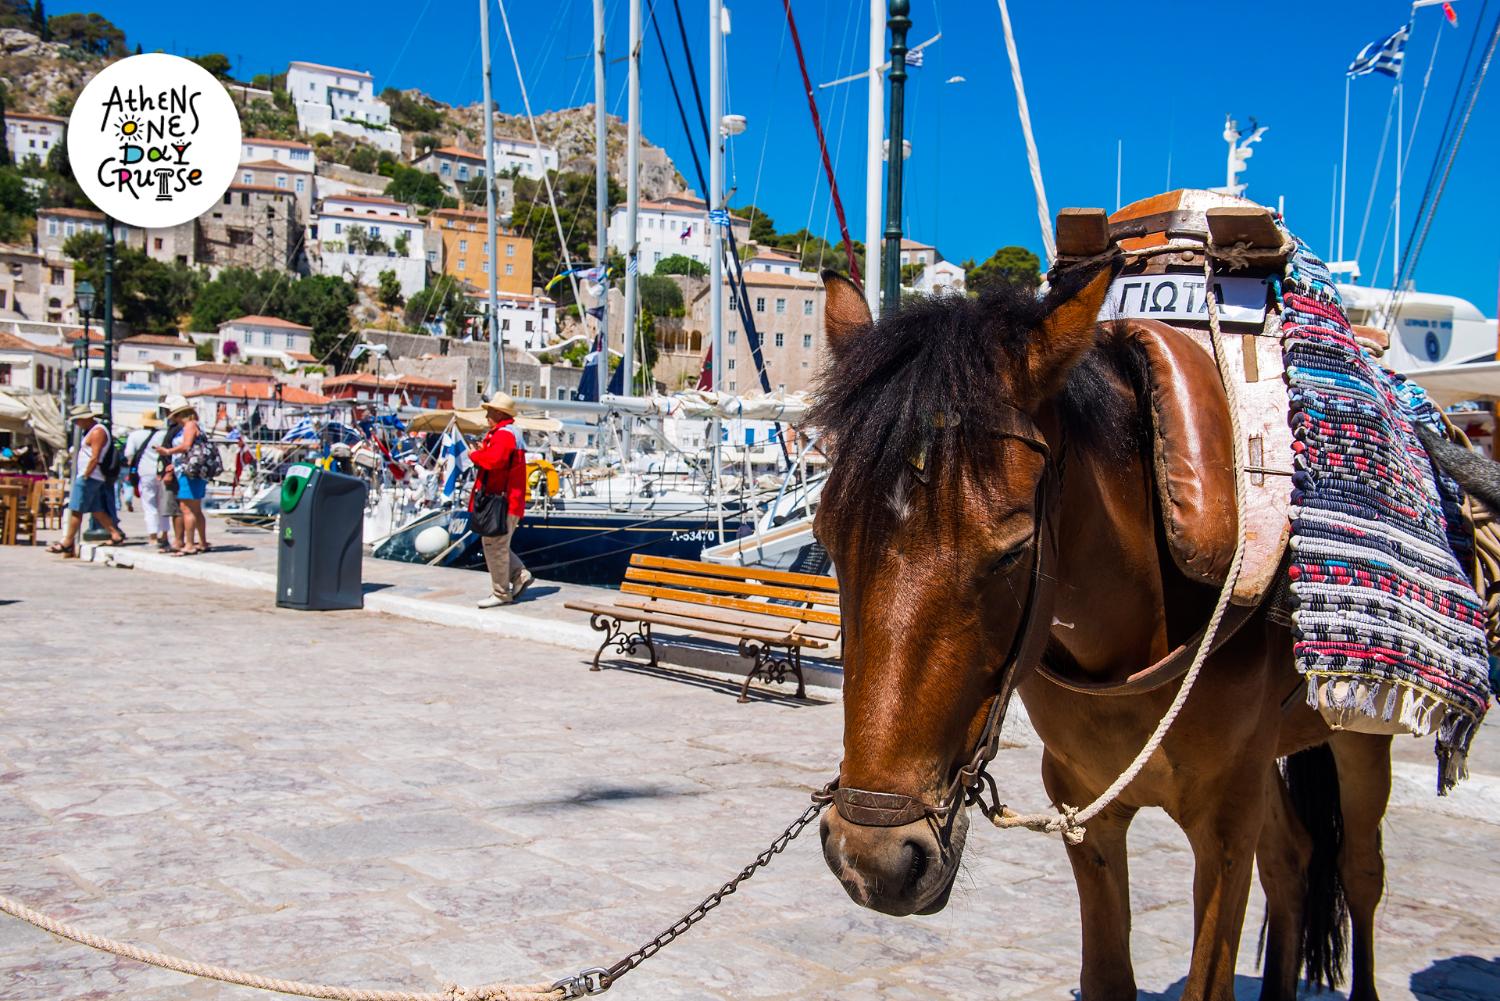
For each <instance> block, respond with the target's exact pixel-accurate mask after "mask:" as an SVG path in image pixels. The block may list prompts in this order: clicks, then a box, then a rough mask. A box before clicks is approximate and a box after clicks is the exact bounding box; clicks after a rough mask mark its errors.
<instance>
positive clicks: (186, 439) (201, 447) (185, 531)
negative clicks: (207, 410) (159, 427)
mask: <svg viewBox="0 0 1500 1001" xmlns="http://www.w3.org/2000/svg"><path fill="white" fill-rule="evenodd" d="M167 421H168V422H170V423H172V424H175V425H177V427H178V428H179V429H180V431H181V434H180V436H178V437H177V438H176V440H175V444H172V445H170V446H163V445H158V446H156V451H157V453H158V454H159V455H164V456H167V457H168V458H171V459H172V465H173V466H174V468H175V472H176V481H177V502H178V504H179V505H181V508H182V535H183V542H184V547H183V548H182V549H181V550H180V551H178V552H174V553H173V554H172V555H174V556H197V555H198V554H199V553H206V552H208V551H209V545H208V520H207V519H206V518H205V517H204V515H203V498H204V497H205V496H207V494H208V481H209V480H211V479H213V478H214V477H215V476H218V475H219V473H220V472H222V471H223V469H224V460H223V459H221V458H219V450H218V449H216V448H214V446H213V443H212V442H211V441H209V440H208V435H207V434H206V433H205V432H204V431H203V430H202V428H200V427H199V425H198V412H197V411H196V410H195V409H194V408H193V405H192V404H191V403H188V402H187V401H186V400H184V401H182V402H181V403H179V404H178V405H177V406H176V407H175V408H173V409H172V410H171V411H170V412H168V414H167ZM195 535H196V536H197V540H198V544H197V545H194V544H193V537H194V536H195Z"/></svg>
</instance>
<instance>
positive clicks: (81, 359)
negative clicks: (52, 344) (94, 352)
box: [73, 279, 94, 403]
mask: <svg viewBox="0 0 1500 1001" xmlns="http://www.w3.org/2000/svg"><path fill="white" fill-rule="evenodd" d="M74 296H75V301H76V304H77V306H78V312H79V313H80V314H81V315H82V316H83V341H82V342H81V343H80V342H75V343H74V344H73V357H74V359H75V360H76V361H77V362H78V364H79V366H80V368H81V371H80V372H79V375H78V380H79V381H78V392H77V393H76V394H75V397H74V400H73V402H74V403H86V402H88V401H87V400H85V399H84V398H83V394H84V393H85V392H86V391H87V390H86V388H85V387H87V385H88V379H87V374H88V364H89V319H90V318H91V317H92V316H93V315H94V286H93V283H92V282H90V281H88V280H86V279H85V280H84V281H81V282H79V283H78V285H77V286H76V288H75V289H74Z"/></svg>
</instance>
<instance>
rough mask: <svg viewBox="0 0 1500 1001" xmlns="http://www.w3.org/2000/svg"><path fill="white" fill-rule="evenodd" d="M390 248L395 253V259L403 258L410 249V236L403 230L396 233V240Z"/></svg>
mask: <svg viewBox="0 0 1500 1001" xmlns="http://www.w3.org/2000/svg"><path fill="white" fill-rule="evenodd" d="M391 248H392V249H393V250H395V251H396V256H397V257H405V256H406V252H407V251H408V250H410V249H411V234H410V233H408V232H407V231H406V230H404V229H403V230H402V231H401V232H399V233H397V234H396V240H395V242H394V243H392V244H391Z"/></svg>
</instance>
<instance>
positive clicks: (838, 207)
mask: <svg viewBox="0 0 1500 1001" xmlns="http://www.w3.org/2000/svg"><path fill="white" fill-rule="evenodd" d="M781 6H782V8H783V9H785V11H786V24H787V30H788V31H790V32H791V35H792V48H793V50H795V51H796V53H797V67H798V68H799V69H800V70H801V71H802V89H803V92H804V93H806V95H807V110H808V113H809V114H810V115H812V123H813V131H814V132H816V133H817V135H818V153H819V154H820V155H821V156H822V158H823V173H824V174H825V175H826V176H827V177H828V190H829V192H830V194H831V195H832V198H833V210H834V213H835V214H836V215H837V216H838V219H839V235H840V236H842V237H843V240H844V253H845V254H846V255H847V256H848V258H849V277H850V279H851V280H853V282H854V284H855V285H857V286H858V287H859V290H860V292H861V293H863V292H864V287H865V283H864V279H863V278H862V277H861V275H860V269H859V258H857V257H855V256H854V241H853V240H851V239H850V238H849V220H848V218H847V217H846V216H845V214H844V199H843V198H842V197H840V196H839V182H838V178H837V177H835V176H834V173H833V161H832V160H830V159H829V158H828V138H827V136H825V135H824V134H823V119H822V116H820V115H819V114H818V100H817V97H816V96H815V95H814V93H813V85H812V77H810V76H808V74H807V56H806V55H805V54H804V53H803V51H802V37H801V36H800V35H799V34H798V33H797V18H796V17H795V16H794V15H793V14H792V0H781ZM893 153H894V151H893Z"/></svg>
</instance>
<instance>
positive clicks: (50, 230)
mask: <svg viewBox="0 0 1500 1001" xmlns="http://www.w3.org/2000/svg"><path fill="white" fill-rule="evenodd" d="M47 235H48V236H56V235H57V220H56V219H48V220H47Z"/></svg>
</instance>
